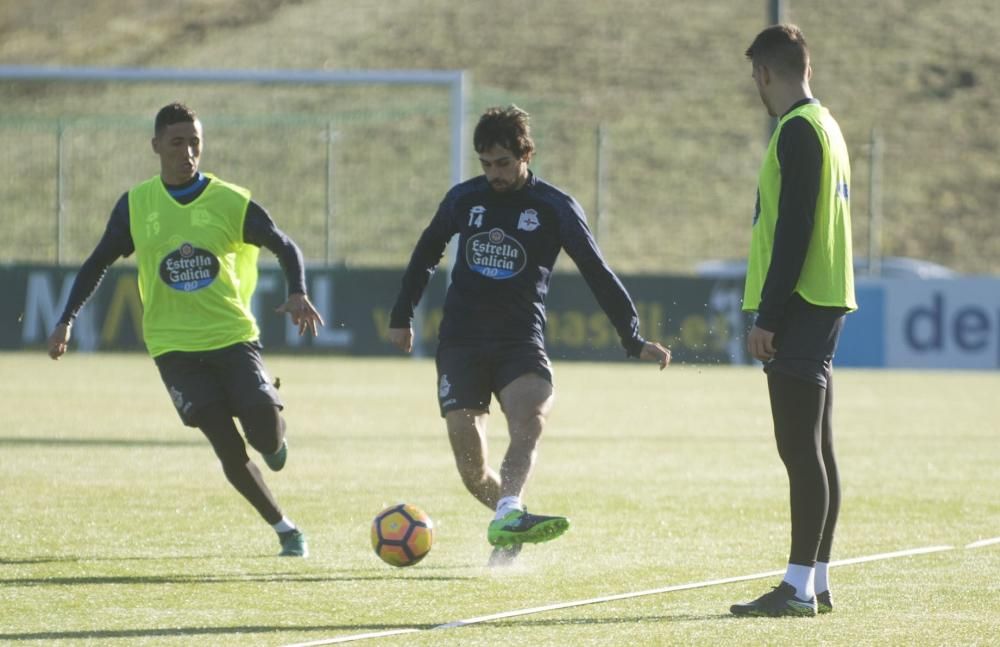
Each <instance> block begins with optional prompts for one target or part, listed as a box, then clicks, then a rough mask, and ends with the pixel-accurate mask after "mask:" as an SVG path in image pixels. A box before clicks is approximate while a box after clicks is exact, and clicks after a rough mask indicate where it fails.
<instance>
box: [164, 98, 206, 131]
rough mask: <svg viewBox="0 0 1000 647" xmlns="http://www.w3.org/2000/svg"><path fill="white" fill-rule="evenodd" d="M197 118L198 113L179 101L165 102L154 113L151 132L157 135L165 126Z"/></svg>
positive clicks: (193, 120)
mask: <svg viewBox="0 0 1000 647" xmlns="http://www.w3.org/2000/svg"><path fill="white" fill-rule="evenodd" d="M197 120H198V114H197V113H196V112H195V111H194V110H192V109H191V108H188V107H187V106H186V105H184V104H183V103H181V102H179V101H174V102H173V103H170V104H167V105H165V106H163V107H162V108H160V111H159V112H158V113H156V121H155V123H154V124H153V134H154V135H156V136H157V137H159V136H160V135H162V134H163V131H164V130H166V129H167V126H171V125H173V124H179V123H184V122H187V123H192V124H193V123H194V122H195V121H197Z"/></svg>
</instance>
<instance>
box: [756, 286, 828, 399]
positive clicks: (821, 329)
mask: <svg viewBox="0 0 1000 647" xmlns="http://www.w3.org/2000/svg"><path fill="white" fill-rule="evenodd" d="M846 312H847V310H846V309H845V308H828V307H823V306H817V305H813V304H811V303H809V302H808V301H806V300H805V299H803V298H802V297H800V296H799V295H798V294H792V297H791V299H789V301H788V305H787V306H786V307H785V313H784V316H783V317H782V319H781V323H780V324H779V325H778V330H776V331H775V333H774V348H775V353H774V357H773V358H772V359H771V360H770V361H768V362H767V363H766V364H764V371H765V372H768V373H769V372H771V371H774V372H776V373H782V374H785V375H790V376H792V377H797V378H800V379H803V380H806V381H809V382H812V383H814V384H818V385H819V386H821V387H823V388H826V384H827V381H828V380H829V378H830V374H831V371H833V355H834V353H836V351H837V342H838V341H839V340H840V331H841V330H843V328H844V314H845V313H846Z"/></svg>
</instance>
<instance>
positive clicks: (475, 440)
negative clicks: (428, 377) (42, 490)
mask: <svg viewBox="0 0 1000 647" xmlns="http://www.w3.org/2000/svg"><path fill="white" fill-rule="evenodd" d="M435 365H436V367H437V376H438V381H437V396H438V406H439V408H440V411H441V417H442V418H444V420H445V425H446V426H447V429H448V440H449V442H450V443H451V451H452V453H453V454H454V456H455V466H456V467H457V468H458V474H459V476H460V477H461V478H462V483H463V484H464V485H465V487H466V489H468V490H469V492H470V493H471V494H472V496H474V497H475V498H476V500H477V501H479V502H481V503H482V504H483V505H485V506H488V507H489V508H490V509H492V508H493V507H494V506H495V505H496V502H497V499H499V498H500V478H499V477H498V476H497V473H496V472H495V471H494V470H492V469H491V468H490V467H489V465H488V464H487V459H488V456H489V450H488V447H487V443H486V421H487V419H488V417H489V406H490V400H491V398H492V396H491V393H490V376H489V370H490V369H489V361H488V358H487V357H486V356H484V354H483V347H482V345H481V344H454V343H448V342H442V343H440V344H439V345H438V349H437V355H436V356H435Z"/></svg>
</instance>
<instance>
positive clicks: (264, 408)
mask: <svg viewBox="0 0 1000 647" xmlns="http://www.w3.org/2000/svg"><path fill="white" fill-rule="evenodd" d="M197 423H198V428H199V429H201V432H202V433H203V434H205V437H206V438H208V442H210V443H211V444H212V449H214V450H215V455H216V456H218V457H219V460H220V461H221V462H222V471H223V473H225V475H226V479H228V480H229V482H230V483H231V484H232V486H233V487H234V488H236V491H237V492H239V493H240V494H242V495H243V498H245V499H246V500H247V501H249V502H250V505H252V506H253V507H254V508H255V509H256V510H257V512H258V513H260V516H262V517H263V518H264V520H265V521H267V523H269V524H272V525H273V524H276V523H278V522H279V521H281V518H282V516H283V515H282V513H281V509H280V508H279V507H278V502H277V501H275V499H274V495H273V494H271V491H270V490H269V489H268V488H267V485H266V484H265V483H264V477H263V475H262V474H261V472H260V470H259V469H258V468H257V466H256V465H255V464H254V463H253V461H251V460H250V457H249V456H248V455H247V448H246V443H244V442H243V437H242V436H241V435H240V432H239V430H238V429H237V428H236V423H235V422H233V416H232V414H231V413H229V411H228V409H226V408H225V407H223V406H221V405H218V406H217V405H210V406H208V407H206V408H204V409H203V410H201V411H199V412H198V417H197ZM240 425H241V426H242V427H243V432H244V433H245V434H246V437H247V441H248V442H249V443H250V445H251V446H252V447H253V448H254V449H256V450H257V451H259V452H261V453H264V454H273V453H274V452H276V451H277V450H278V448H279V447H280V446H281V442H282V440H283V439H284V436H285V421H284V420H283V419H282V418H281V415H280V414H279V413H278V408H277V407H276V406H273V405H258V406H256V407H254V408H253V409H251V410H250V411H248V412H247V413H245V414H244V415H241V416H240Z"/></svg>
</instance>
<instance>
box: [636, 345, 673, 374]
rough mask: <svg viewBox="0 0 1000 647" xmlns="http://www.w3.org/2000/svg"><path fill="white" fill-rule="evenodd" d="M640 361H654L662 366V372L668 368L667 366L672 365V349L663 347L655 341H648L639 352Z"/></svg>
mask: <svg viewBox="0 0 1000 647" xmlns="http://www.w3.org/2000/svg"><path fill="white" fill-rule="evenodd" d="M639 359H646V360H653V361H654V362H658V363H659V364H660V370H661V371H662V370H663V369H665V368H667V364H669V363H670V349H669V348H667V347H665V346H661V345H660V344H658V343H656V342H655V341H647V342H646V343H645V344H643V345H642V350H641V351H639Z"/></svg>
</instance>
